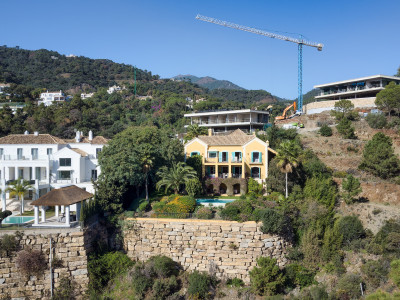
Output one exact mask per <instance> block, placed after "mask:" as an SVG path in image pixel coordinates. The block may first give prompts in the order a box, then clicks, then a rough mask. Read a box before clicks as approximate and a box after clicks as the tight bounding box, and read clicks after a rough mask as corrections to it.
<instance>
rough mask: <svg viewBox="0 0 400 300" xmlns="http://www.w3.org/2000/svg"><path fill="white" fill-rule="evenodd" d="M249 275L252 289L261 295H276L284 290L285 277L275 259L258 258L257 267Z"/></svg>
mask: <svg viewBox="0 0 400 300" xmlns="http://www.w3.org/2000/svg"><path fill="white" fill-rule="evenodd" d="M249 274H250V283H251V288H252V290H253V291H254V292H255V293H257V294H259V295H267V296H271V295H275V294H277V293H278V292H279V291H281V290H282V288H283V285H284V282H285V277H284V275H283V273H282V271H281V270H280V269H279V266H278V265H277V264H276V259H274V258H268V257H260V258H258V259H257V267H254V268H253V269H252V270H251V271H250V272H249Z"/></svg>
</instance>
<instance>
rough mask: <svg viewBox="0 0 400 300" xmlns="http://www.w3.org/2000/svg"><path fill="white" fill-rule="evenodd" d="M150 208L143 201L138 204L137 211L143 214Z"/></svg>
mask: <svg viewBox="0 0 400 300" xmlns="http://www.w3.org/2000/svg"><path fill="white" fill-rule="evenodd" d="M150 207H151V206H150V204H149V203H147V202H146V201H145V202H142V203H140V204H139V208H138V210H139V212H145V211H148V210H149V209H150Z"/></svg>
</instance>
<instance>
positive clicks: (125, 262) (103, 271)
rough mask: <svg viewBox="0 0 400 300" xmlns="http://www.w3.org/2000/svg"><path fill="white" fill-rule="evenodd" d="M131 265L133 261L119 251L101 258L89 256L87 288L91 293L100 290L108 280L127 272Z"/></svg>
mask: <svg viewBox="0 0 400 300" xmlns="http://www.w3.org/2000/svg"><path fill="white" fill-rule="evenodd" d="M132 265H133V261H132V260H131V259H130V258H129V257H128V256H127V255H126V254H124V253H122V252H119V251H116V252H109V253H106V254H104V255H101V256H95V255H93V256H90V257H89V261H88V271H89V276H90V282H89V288H90V289H92V290H93V291H99V290H101V289H102V288H103V287H105V286H106V285H107V283H108V282H109V281H110V280H112V279H113V278H115V276H117V275H120V274H121V273H123V272H125V271H126V270H128V269H129V268H130V267H131V266H132Z"/></svg>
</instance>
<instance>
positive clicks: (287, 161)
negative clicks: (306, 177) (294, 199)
mask: <svg viewBox="0 0 400 300" xmlns="http://www.w3.org/2000/svg"><path fill="white" fill-rule="evenodd" d="M300 151H301V148H300V146H299V145H298V144H297V143H296V142H295V141H284V142H282V143H280V145H279V148H278V155H277V156H276V159H277V161H278V162H277V166H278V167H280V169H281V172H282V173H285V175H286V198H287V197H288V173H292V172H293V169H294V168H296V167H297V166H298V165H299V154H300Z"/></svg>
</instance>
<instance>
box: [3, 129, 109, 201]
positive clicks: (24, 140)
mask: <svg viewBox="0 0 400 300" xmlns="http://www.w3.org/2000/svg"><path fill="white" fill-rule="evenodd" d="M106 143H107V139H105V138H104V137H102V136H96V137H93V133H92V132H91V131H90V132H89V135H88V136H83V134H82V132H79V131H78V132H77V133H76V137H75V139H72V140H63V139H60V138H57V137H55V136H52V135H50V134H39V133H38V132H35V133H34V134H29V133H28V132H25V134H12V135H8V136H5V137H2V138H0V183H1V184H0V187H1V199H2V207H3V205H4V204H5V201H6V199H9V198H10V195H9V193H7V192H6V190H7V187H8V186H9V185H10V184H11V183H12V182H13V181H14V180H17V179H20V178H21V179H25V180H29V181H30V183H31V185H33V186H34V188H35V193H33V192H32V191H31V192H29V194H28V195H27V196H26V199H28V200H29V199H31V200H35V199H37V198H38V197H40V196H42V195H44V194H46V193H47V192H49V191H50V190H51V189H56V188H61V187H65V186H68V185H71V184H74V185H76V186H78V187H80V188H83V189H85V190H86V191H88V192H91V193H93V192H94V187H93V184H92V180H96V179H97V177H98V176H99V174H100V167H99V166H98V160H97V158H98V155H99V153H100V152H101V150H102V148H103V147H104V145H105V144H106Z"/></svg>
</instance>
